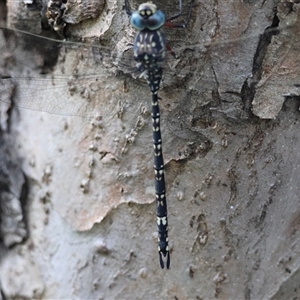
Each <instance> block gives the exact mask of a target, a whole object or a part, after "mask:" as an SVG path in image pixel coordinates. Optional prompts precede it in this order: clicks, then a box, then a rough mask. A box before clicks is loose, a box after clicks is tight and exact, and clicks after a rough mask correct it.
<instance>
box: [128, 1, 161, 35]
mask: <svg viewBox="0 0 300 300" xmlns="http://www.w3.org/2000/svg"><path fill="white" fill-rule="evenodd" d="M130 20H131V25H132V26H133V27H134V28H135V29H137V30H140V31H141V30H144V29H148V30H158V29H159V28H160V27H162V26H163V25H164V24H165V21H166V17H165V14H164V13H163V12H162V11H161V10H159V9H157V6H156V5H155V4H153V3H149V2H147V3H143V4H141V5H140V6H139V8H138V10H137V11H135V12H133V13H132V15H131V19H130Z"/></svg>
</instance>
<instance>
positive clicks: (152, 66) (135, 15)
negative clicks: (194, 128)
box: [125, 0, 193, 269]
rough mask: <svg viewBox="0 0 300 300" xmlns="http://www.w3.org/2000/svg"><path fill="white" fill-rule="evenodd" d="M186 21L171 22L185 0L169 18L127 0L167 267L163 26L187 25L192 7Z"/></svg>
mask: <svg viewBox="0 0 300 300" xmlns="http://www.w3.org/2000/svg"><path fill="white" fill-rule="evenodd" d="M192 4H193V2H191V4H190V12H189V14H188V18H187V21H186V23H177V24H176V23H172V22H171V21H172V20H175V19H176V18H178V17H179V16H180V15H181V13H182V1H179V12H178V13H176V14H175V15H173V16H172V17H170V18H168V19H166V17H165V14H164V13H163V12H162V11H161V10H159V9H157V6H156V5H155V4H153V3H148V2H147V3H143V4H141V5H140V6H139V8H138V10H137V11H135V12H131V10H130V6H129V3H128V0H125V7H126V12H127V14H128V15H129V16H130V21H131V25H132V26H133V27H134V28H135V29H136V30H137V31H138V33H137V35H136V37H135V40H134V58H135V60H136V61H137V69H138V70H139V71H141V72H143V75H144V76H145V79H146V81H147V83H148V86H149V88H150V91H151V95H152V113H151V118H152V126H153V127H152V129H153V148H154V173H155V194H156V216H157V230H158V253H159V262H160V266H161V268H162V269H163V268H164V261H163V257H166V267H167V269H169V268H170V250H169V245H168V244H169V240H168V215H167V200H166V184H165V175H164V173H165V171H164V159H163V153H162V137H161V130H160V112H159V104H158V100H159V98H158V90H159V88H160V82H161V80H162V72H163V62H164V59H165V55H166V38H165V35H164V33H163V32H162V30H161V28H162V26H163V25H168V26H170V27H179V28H180V27H185V26H186V25H187V24H188V21H189V18H190V13H191V9H192Z"/></svg>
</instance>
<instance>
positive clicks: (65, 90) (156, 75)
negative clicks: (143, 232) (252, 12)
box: [0, 0, 257, 268]
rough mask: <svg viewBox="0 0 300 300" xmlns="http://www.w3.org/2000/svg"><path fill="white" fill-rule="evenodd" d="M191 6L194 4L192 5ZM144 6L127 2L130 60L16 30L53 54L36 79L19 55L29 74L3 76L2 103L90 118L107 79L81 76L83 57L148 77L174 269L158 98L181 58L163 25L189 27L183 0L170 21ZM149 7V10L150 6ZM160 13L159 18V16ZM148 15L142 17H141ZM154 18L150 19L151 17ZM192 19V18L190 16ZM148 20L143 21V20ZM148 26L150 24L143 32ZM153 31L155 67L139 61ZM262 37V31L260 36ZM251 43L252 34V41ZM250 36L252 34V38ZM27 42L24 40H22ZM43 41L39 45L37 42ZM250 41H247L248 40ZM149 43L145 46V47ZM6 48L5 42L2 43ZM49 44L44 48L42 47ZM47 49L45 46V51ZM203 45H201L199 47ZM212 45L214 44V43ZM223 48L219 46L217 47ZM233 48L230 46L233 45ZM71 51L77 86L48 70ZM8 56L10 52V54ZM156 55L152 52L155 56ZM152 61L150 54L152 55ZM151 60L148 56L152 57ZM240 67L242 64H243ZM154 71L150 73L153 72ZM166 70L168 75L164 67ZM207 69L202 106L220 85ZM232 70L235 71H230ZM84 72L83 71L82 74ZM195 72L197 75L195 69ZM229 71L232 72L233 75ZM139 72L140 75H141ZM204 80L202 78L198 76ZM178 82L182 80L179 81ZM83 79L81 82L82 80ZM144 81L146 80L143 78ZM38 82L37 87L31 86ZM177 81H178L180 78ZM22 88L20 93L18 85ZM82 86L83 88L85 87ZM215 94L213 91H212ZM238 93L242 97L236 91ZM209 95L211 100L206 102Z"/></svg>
mask: <svg viewBox="0 0 300 300" xmlns="http://www.w3.org/2000/svg"><path fill="white" fill-rule="evenodd" d="M191 3H192V2H191ZM145 5H146V3H144V4H142V6H141V8H139V9H138V10H137V11H135V12H131V9H130V6H129V2H128V0H126V1H125V9H126V12H127V14H128V15H129V16H130V18H131V23H132V26H133V27H134V28H135V29H136V30H137V37H136V40H135V42H133V51H132V45H131V44H126V47H127V48H126V47H125V48H126V49H128V51H125V52H126V53H127V52H128V54H129V56H132V57H129V58H128V57H126V59H124V58H123V57H121V58H120V57H119V55H118V53H115V52H113V51H112V50H111V49H108V48H105V46H103V45H101V44H100V42H101V41H100V40H95V41H93V42H92V43H86V44H85V43H82V42H81V41H80V42H70V41H58V40H57V39H49V38H45V37H44V38H43V37H41V36H35V35H33V34H29V33H27V32H22V31H20V30H19V31H17V30H14V31H13V32H14V33H16V34H17V35H20V36H22V37H23V38H24V39H26V40H30V39H31V42H29V44H30V43H31V44H32V43H36V45H37V47H38V51H40V52H42V51H44V49H45V48H47V49H51V50H52V54H53V56H51V55H49V53H50V54H51V52H47V55H48V56H49V57H48V60H46V62H44V65H43V66H42V67H41V70H42V71H41V74H40V75H39V76H37V75H31V72H30V67H28V68H27V62H28V58H27V56H26V55H27V54H26V55H25V53H22V52H20V53H18V54H17V55H16V56H17V58H18V59H19V63H20V64H23V66H24V67H25V68H24V69H25V71H23V73H24V74H21V75H18V76H10V75H9V74H7V75H6V74H3V76H2V77H1V78H0V100H1V102H2V103H9V102H10V99H11V97H12V94H14V101H15V105H16V106H19V107H24V108H28V109H32V110H38V111H47V112H50V113H55V114H63V115H74V116H81V117H89V116H91V114H92V113H93V110H94V109H95V106H93V105H92V101H90V98H91V94H93V93H94V92H95V90H93V82H95V81H96V78H101V76H106V74H105V73H103V74H97V76H96V74H94V73H88V74H85V75H84V76H81V75H79V74H80V67H81V64H80V61H81V60H80V56H81V55H87V56H88V59H87V61H89V62H91V64H104V65H105V66H107V68H108V71H107V72H112V73H114V72H116V73H115V74H116V75H118V74H119V70H121V71H122V72H125V73H126V74H130V75H132V76H133V77H136V79H138V80H139V75H140V73H142V74H143V78H145V79H146V81H147V82H148V85H149V87H150V91H151V94H152V122H153V128H154V129H153V145H154V169H155V191H156V205H157V226H158V244H159V246H158V251H159V262H160V265H161V267H162V268H164V266H165V265H166V267H167V268H169V267H170V249H169V241H168V219H167V203H166V197H165V193H166V188H165V178H164V161H163V155H162V141H161V140H162V139H161V132H160V114H159V105H158V102H159V97H158V90H159V89H161V86H162V85H164V84H165V82H167V81H168V80H169V78H171V77H172V76H173V75H174V74H175V75H178V71H177V70H176V71H175V72H174V73H172V70H170V68H169V69H168V70H166V69H167V68H168V67H169V66H168V63H169V62H172V60H173V61H174V62H175V63H176V64H177V59H176V57H173V56H172V55H169V56H171V58H170V59H169V60H168V58H167V57H166V55H165V54H166V52H170V51H169V49H168V46H166V45H165V38H164V36H163V35H162V33H161V29H160V28H161V27H162V26H163V25H167V26H169V27H175V28H181V27H184V26H185V25H186V23H187V21H186V22H185V23H174V22H173V21H174V20H176V19H177V18H178V17H179V16H180V15H181V12H182V1H179V10H178V13H177V14H174V15H173V16H171V17H170V18H168V19H166V17H165V15H164V13H163V12H161V11H159V10H158V9H157V8H156V6H155V5H154V4H150V3H147V5H146V6H145ZM149 6H150V8H149ZM192 8H193V5H192V4H189V13H188V15H190V12H191V11H192ZM145 9H146V10H147V11H149V15H150V16H154V19H153V18H152V17H151V18H150V20H151V22H153V24H152V23H151V24H149V23H148V21H145V20H144V17H143V16H141V15H140V11H141V12H142V11H144V10H145ZM157 12H158V14H157ZM142 14H143V13H142ZM148 18H149V17H148ZM186 19H187V20H188V19H189V17H187V18H186ZM143 20H144V21H143ZM144 26H146V27H145V28H144ZM0 29H1V31H2V32H5V34H7V35H9V34H10V33H12V31H11V30H8V29H5V28H3V27H0ZM144 29H146V30H149V31H154V32H155V33H156V34H158V32H159V34H158V36H160V38H161V40H159V41H158V42H156V43H157V44H156V45H155V47H152V46H151V47H150V50H153V49H154V48H155V49H156V47H158V50H157V54H156V55H157V56H156V58H155V59H156V61H155V63H153V62H151V63H150V65H149V64H147V63H145V61H144V60H145V57H144V58H143V56H142V58H141V57H139V55H140V52H139V48H140V47H139V45H138V43H140V46H141V44H143V43H141V42H139V41H138V40H137V38H138V37H139V38H142V40H143V30H144ZM255 36H257V33H256V34H255ZM247 38H248V39H249V36H248V37H247ZM250 38H251V36H250ZM20 40H22V39H20ZM38 41H39V42H38ZM230 42H234V41H226V43H227V45H229V43H230ZM245 43H246V40H245ZM146 44H147V43H145V45H146ZM0 45H1V43H0ZM13 46H14V45H13V44H12V48H11V49H10V48H9V50H11V51H14V48H13ZM43 46H44V47H43ZM45 46H46V47H45ZM198 46H199V45H198ZM210 46H214V45H212V44H210ZM215 46H216V47H219V46H220V45H215ZM199 47H203V48H205V45H204V46H203V45H201V46H199ZM188 48H191V49H192V50H194V48H193V47H190V46H187V47H186V49H187V50H188V51H190V49H188ZM228 48H229V49H230V50H231V48H230V47H228ZM79 49H89V50H90V51H89V52H88V54H82V53H80V51H79ZM1 50H2V49H0V56H1V53H4V52H3V51H1ZM63 51H66V52H68V51H69V53H72V52H76V53H78V57H79V59H78V61H79V63H78V65H75V66H74V68H73V71H74V72H73V74H72V75H73V78H72V79H73V81H74V80H75V84H74V83H71V82H69V81H68V76H67V75H66V74H64V72H63V70H62V71H61V72H57V73H56V74H55V75H52V74H51V72H49V70H48V69H51V68H52V67H53V66H55V63H56V60H57V57H58V56H57V53H62V52H63ZM205 51H207V49H204V51H203V52H204V53H206V52H205ZM8 52H9V51H8ZM151 55H152V54H151ZM134 56H135V58H137V60H138V62H137V64H138V65H137V71H136V66H135V63H134ZM149 57H150V55H149ZM148 59H149V58H148ZM238 63H240V62H238ZM85 68H86V70H88V69H89V65H87V66H85ZM149 68H150V72H149ZM163 68H164V71H162V69H163ZM203 69H209V70H208V72H207V73H206V74H209V75H208V76H206V75H205V76H204V78H201V79H199V81H197V83H195V85H194V87H195V89H197V91H200V88H201V89H203V90H204V92H203V93H202V94H201V95H200V93H199V94H197V95H196V97H197V98H201V99H203V103H208V102H209V101H210V99H211V98H209V97H208V96H207V94H208V91H212V90H214V89H215V88H216V81H215V80H213V79H215V77H216V76H215V73H214V71H211V69H210V68H206V65H204V66H203ZM190 70H192V71H193V63H191V66H190V68H189V69H188V71H187V72H186V73H187V74H190V73H189V72H190ZM226 71H227V70H226ZM230 71H232V69H230ZM83 72H84V71H83ZM195 72H196V71H195ZM229 73H230V72H229ZM136 74H138V75H136ZM197 75H198V77H199V78H200V77H201V76H200V74H197ZM249 76H250V74H249V73H248V72H247V71H245V72H244V73H242V74H239V78H235V77H236V76H231V77H230V78H228V81H224V82H218V83H219V86H220V87H227V86H229V83H230V82H231V83H233V87H236V86H237V87H240V86H241V84H240V83H241V82H244V81H246V80H247V78H248V77H249ZM177 78H178V77H177ZM77 80H78V81H77ZM142 80H143V79H142ZM32 81H33V82H34V85H33V84H32V83H31V82H32ZM175 81H176V80H175ZM76 82H88V83H87V84H86V86H85V87H84V88H82V87H81V86H80V88H78V86H79V85H78V86H77V85H76ZM16 85H17V87H18V88H17V89H16V88H15V86H16ZM84 85H85V84H83V85H82V86H84ZM48 88H50V89H51V91H52V92H51V94H52V96H53V97H52V98H51V99H48V95H49V93H48V92H47V91H46V90H47V89H48ZM37 89H40V90H45V93H44V94H45V95H41V98H39V99H36V98H35V97H34V91H35V90H37ZM235 91H236V90H235V89H232V91H231V94H229V93H228V94H227V95H234V94H235V93H236V92H235ZM74 93H79V94H80V95H81V96H82V97H83V98H85V99H87V101H86V105H85V104H83V103H82V102H78V103H77V102H75V101H73V100H72V94H74ZM210 94H211V93H210ZM236 94H237V93H236ZM206 97H207V99H206ZM163 259H166V263H164V261H163Z"/></svg>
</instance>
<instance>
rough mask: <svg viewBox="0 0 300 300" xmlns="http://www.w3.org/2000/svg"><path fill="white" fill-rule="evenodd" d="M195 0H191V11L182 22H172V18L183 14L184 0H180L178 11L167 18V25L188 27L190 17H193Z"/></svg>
mask: <svg viewBox="0 0 300 300" xmlns="http://www.w3.org/2000/svg"><path fill="white" fill-rule="evenodd" d="M194 1H195V0H191V3H190V7H189V12H188V15H187V17H186V20H185V21H183V22H182V23H172V22H171V21H172V20H175V19H176V18H178V17H180V16H181V14H182V0H179V11H178V13H176V14H175V15H173V16H172V17H170V18H168V19H167V20H166V23H165V26H167V27H171V28H184V27H187V26H188V24H189V21H190V18H191V14H192V8H193V4H194Z"/></svg>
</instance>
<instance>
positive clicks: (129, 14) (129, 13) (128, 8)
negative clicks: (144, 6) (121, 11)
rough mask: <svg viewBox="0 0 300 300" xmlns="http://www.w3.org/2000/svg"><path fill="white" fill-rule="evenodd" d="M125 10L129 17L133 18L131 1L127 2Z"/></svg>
mask: <svg viewBox="0 0 300 300" xmlns="http://www.w3.org/2000/svg"><path fill="white" fill-rule="evenodd" d="M125 10H126V13H127V15H128V16H131V14H132V13H131V9H130V5H129V0H125Z"/></svg>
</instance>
